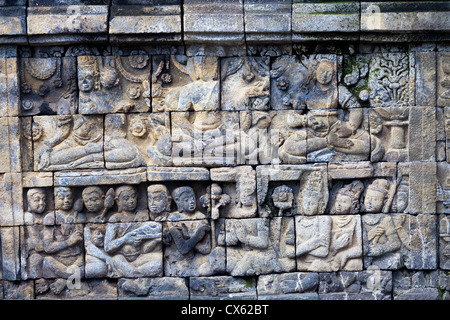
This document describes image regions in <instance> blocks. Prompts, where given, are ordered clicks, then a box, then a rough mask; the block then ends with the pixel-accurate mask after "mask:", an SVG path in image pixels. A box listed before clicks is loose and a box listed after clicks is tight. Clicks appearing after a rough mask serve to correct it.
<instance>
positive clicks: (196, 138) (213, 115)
mask: <svg viewBox="0 0 450 320" xmlns="http://www.w3.org/2000/svg"><path fill="white" fill-rule="evenodd" d="M171 125H172V161H173V164H174V165H177V166H180V165H205V166H226V165H235V164H236V163H237V155H236V153H237V152H238V150H239V148H240V142H239V113H238V112H227V111H198V112H172V113H171Z"/></svg>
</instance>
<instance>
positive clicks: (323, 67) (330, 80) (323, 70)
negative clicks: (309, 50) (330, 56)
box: [306, 60, 338, 109]
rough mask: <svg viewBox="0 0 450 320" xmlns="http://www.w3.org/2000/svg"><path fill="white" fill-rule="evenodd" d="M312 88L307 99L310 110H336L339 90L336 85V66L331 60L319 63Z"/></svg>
mask: <svg viewBox="0 0 450 320" xmlns="http://www.w3.org/2000/svg"><path fill="white" fill-rule="evenodd" d="M311 85H312V88H311V89H310V92H309V93H308V95H307V98H306V106H307V107H308V109H328V108H336V107H337V102H338V90H337V85H336V66H335V64H334V63H333V62H332V61H330V60H322V61H320V62H319V64H318V66H317V69H316V70H315V72H314V74H313V79H312V83H311Z"/></svg>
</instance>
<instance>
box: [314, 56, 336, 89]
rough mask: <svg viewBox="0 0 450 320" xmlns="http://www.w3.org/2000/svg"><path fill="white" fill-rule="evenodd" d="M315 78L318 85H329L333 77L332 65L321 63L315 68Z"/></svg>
mask: <svg viewBox="0 0 450 320" xmlns="http://www.w3.org/2000/svg"><path fill="white" fill-rule="evenodd" d="M316 76H317V81H318V82H319V83H320V84H329V83H330V82H331V80H332V79H333V76H334V68H333V65H332V64H331V63H329V62H326V61H322V62H321V63H320V64H319V67H318V68H317V72H316Z"/></svg>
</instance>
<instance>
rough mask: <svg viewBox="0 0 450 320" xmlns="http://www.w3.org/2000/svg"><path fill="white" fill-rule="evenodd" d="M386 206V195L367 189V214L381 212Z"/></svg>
mask: <svg viewBox="0 0 450 320" xmlns="http://www.w3.org/2000/svg"><path fill="white" fill-rule="evenodd" d="M383 205H384V194H383V193H381V192H379V191H376V190H373V189H370V188H369V189H367V192H366V196H365V198H364V207H365V208H366V212H381V209H382V208H383Z"/></svg>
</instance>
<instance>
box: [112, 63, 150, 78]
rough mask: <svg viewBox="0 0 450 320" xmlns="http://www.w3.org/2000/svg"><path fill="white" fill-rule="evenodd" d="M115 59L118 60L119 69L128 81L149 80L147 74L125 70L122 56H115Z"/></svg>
mask: <svg viewBox="0 0 450 320" xmlns="http://www.w3.org/2000/svg"><path fill="white" fill-rule="evenodd" d="M115 61H116V67H117V70H119V72H120V74H121V75H122V76H123V77H124V78H125V79H127V80H128V81H130V82H134V83H142V82H144V81H145V80H147V81H148V78H149V77H148V76H147V74H143V75H134V74H131V73H130V72H128V71H127V70H125V68H124V67H123V64H122V60H121V59H120V57H115Z"/></svg>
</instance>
